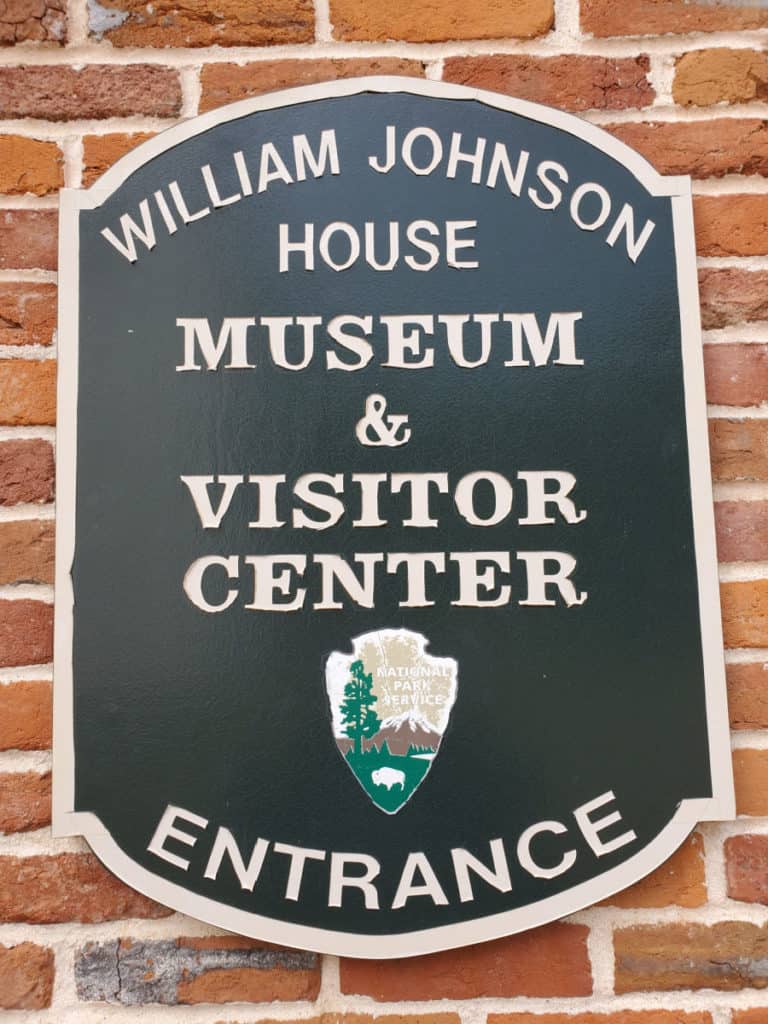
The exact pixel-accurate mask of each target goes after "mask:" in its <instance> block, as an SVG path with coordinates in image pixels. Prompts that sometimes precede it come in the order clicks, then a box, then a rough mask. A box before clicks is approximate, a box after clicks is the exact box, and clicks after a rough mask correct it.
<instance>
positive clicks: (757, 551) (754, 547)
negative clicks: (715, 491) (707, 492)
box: [715, 501, 768, 562]
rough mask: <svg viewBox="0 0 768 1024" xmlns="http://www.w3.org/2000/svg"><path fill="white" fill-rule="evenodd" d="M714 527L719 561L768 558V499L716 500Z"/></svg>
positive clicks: (760, 560) (758, 560)
mask: <svg viewBox="0 0 768 1024" xmlns="http://www.w3.org/2000/svg"><path fill="white" fill-rule="evenodd" d="M715 527H716V529H717V556H718V559H719V560H720V561H721V562H762V561H763V560H765V559H768V501H718V502H717V503H716V504H715Z"/></svg>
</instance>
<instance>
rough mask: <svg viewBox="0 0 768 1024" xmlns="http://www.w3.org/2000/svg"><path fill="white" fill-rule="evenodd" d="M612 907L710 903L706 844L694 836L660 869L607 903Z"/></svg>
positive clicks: (684, 905) (695, 834)
mask: <svg viewBox="0 0 768 1024" xmlns="http://www.w3.org/2000/svg"><path fill="white" fill-rule="evenodd" d="M603 902H604V905H605V906H609V907H629V908H632V907H670V906H677V907H700V906H702V904H704V903H706V902H707V886H706V882H705V878H704V844H703V841H702V838H701V836H700V835H699V834H698V833H697V832H694V833H693V835H691V836H690V837H689V838H688V839H686V841H685V842H684V843H683V845H682V846H681V847H680V848H679V849H678V850H676V851H675V853H673V854H672V856H671V857H670V858H669V860H667V861H665V862H664V864H662V865H661V867H658V868H656V870H655V871H652V872H651V874H650V875H646V876H645V878H641V879H640V881H639V882H635V884H634V885H631V886H630V887H629V888H628V889H624V890H623V891H622V892H617V893H616V894H615V895H613V896H609V897H608V899H607V900H604V901H603Z"/></svg>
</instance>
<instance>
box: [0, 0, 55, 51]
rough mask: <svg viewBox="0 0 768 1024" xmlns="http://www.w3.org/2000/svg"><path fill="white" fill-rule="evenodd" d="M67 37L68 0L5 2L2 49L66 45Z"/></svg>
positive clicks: (0, 19) (1, 11)
mask: <svg viewBox="0 0 768 1024" xmlns="http://www.w3.org/2000/svg"><path fill="white" fill-rule="evenodd" d="M66 35H67V15H66V0H3V4H2V6H1V7H0V46H13V45H14V44H15V43H27V42H35V43H63V42H64V41H65V40H66Z"/></svg>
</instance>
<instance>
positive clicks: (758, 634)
mask: <svg viewBox="0 0 768 1024" xmlns="http://www.w3.org/2000/svg"><path fill="white" fill-rule="evenodd" d="M720 603H721V606H722V613H723V636H724V639H725V646H726V647H768V580H738V581H735V582H733V583H721V584H720Z"/></svg>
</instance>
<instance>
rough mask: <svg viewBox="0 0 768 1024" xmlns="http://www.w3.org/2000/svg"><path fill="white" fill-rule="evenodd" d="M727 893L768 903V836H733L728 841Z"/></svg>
mask: <svg viewBox="0 0 768 1024" xmlns="http://www.w3.org/2000/svg"><path fill="white" fill-rule="evenodd" d="M725 866H726V872H727V878H728V896H729V897H730V898H731V899H732V900H741V901H742V902H744V903H768V836H731V838H730V839H726V841H725Z"/></svg>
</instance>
